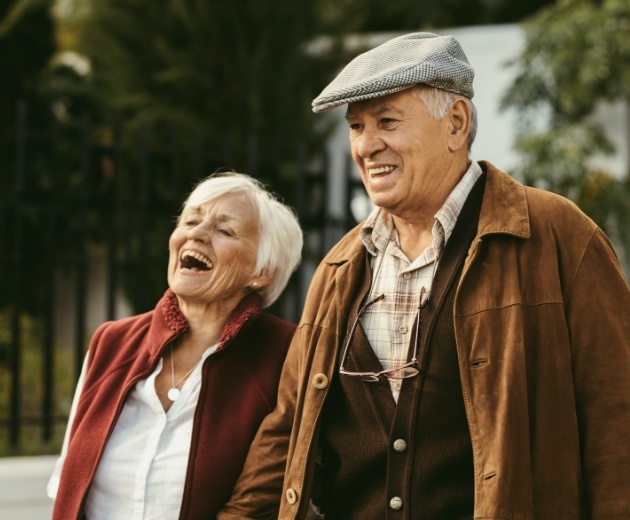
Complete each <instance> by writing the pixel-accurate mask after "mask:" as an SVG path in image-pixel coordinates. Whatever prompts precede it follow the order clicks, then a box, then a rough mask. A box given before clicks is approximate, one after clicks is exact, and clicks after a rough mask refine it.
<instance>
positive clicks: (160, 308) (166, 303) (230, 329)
mask: <svg viewBox="0 0 630 520" xmlns="http://www.w3.org/2000/svg"><path fill="white" fill-rule="evenodd" d="M261 312H262V298H261V296H260V295H259V294H258V293H250V294H248V295H247V296H245V297H244V298H243V299H242V300H241V301H240V302H239V304H238V305H237V306H236V308H235V309H234V310H233V311H232V313H231V314H230V316H229V318H228V320H227V322H226V324H225V327H224V328H223V332H222V333H221V337H220V338H219V343H220V345H219V348H218V349H217V350H221V349H223V348H224V347H225V346H226V345H227V344H228V343H229V342H230V341H232V339H234V337H235V336H236V334H238V332H239V331H240V330H241V329H242V328H243V327H244V326H245V324H246V323H247V322H248V321H251V320H254V319H256V318H257V317H258V316H259V315H260V313H261ZM188 328H189V324H188V320H187V319H186V317H185V316H184V315H183V314H182V312H181V310H180V308H179V303H178V301H177V296H176V295H175V293H174V292H173V291H172V290H171V289H167V290H166V292H165V293H164V296H162V298H161V299H160V301H159V302H158V304H157V306H156V308H155V311H154V313H153V318H152V322H151V332H150V333H149V336H150V340H149V342H148V347H149V350H150V352H151V355H152V356H156V355H160V354H161V352H162V349H163V347H164V346H165V345H166V344H167V343H168V342H170V341H172V340H173V339H175V338H176V337H177V336H179V335H181V334H183V333H184V332H186V331H187V330H188Z"/></svg>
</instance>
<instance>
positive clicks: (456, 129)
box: [446, 99, 472, 153]
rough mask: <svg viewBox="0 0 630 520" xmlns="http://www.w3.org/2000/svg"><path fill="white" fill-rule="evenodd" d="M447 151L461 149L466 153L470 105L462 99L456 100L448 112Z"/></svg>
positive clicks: (470, 117)
mask: <svg viewBox="0 0 630 520" xmlns="http://www.w3.org/2000/svg"><path fill="white" fill-rule="evenodd" d="M446 117H447V118H448V136H447V141H448V149H449V150H450V151H451V152H456V151H458V150H460V149H461V148H462V147H463V148H465V149H466V153H468V134H469V133H470V124H471V119H472V112H471V109H470V105H469V104H468V103H466V101H464V100H463V99H456V100H455V101H454V102H453V104H452V105H451V107H450V108H449V110H448V114H447V116H446Z"/></svg>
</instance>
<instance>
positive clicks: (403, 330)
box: [398, 325, 407, 334]
mask: <svg viewBox="0 0 630 520" xmlns="http://www.w3.org/2000/svg"><path fill="white" fill-rule="evenodd" d="M398 331H399V332H400V333H401V334H404V333H405V332H407V326H406V325H401V326H400V327H399V328H398Z"/></svg>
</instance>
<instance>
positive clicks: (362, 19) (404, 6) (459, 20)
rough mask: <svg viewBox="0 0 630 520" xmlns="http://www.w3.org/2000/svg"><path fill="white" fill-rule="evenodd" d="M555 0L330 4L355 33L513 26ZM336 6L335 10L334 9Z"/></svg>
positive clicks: (411, 0) (404, 0)
mask: <svg viewBox="0 0 630 520" xmlns="http://www.w3.org/2000/svg"><path fill="white" fill-rule="evenodd" d="M552 2H553V0H467V1H465V2H463V1H461V0H442V1H440V2H435V1H434V0H397V1H395V2H392V1H391V0H344V1H338V0H335V1H331V2H327V4H328V6H329V8H330V9H334V10H335V12H337V13H339V12H343V13H344V14H343V19H344V20H346V23H347V24H348V26H349V28H350V29H351V30H353V31H355V32H374V31H418V30H431V29H435V28H436V27H459V26H472V25H486V24H501V23H513V22H518V21H520V20H522V19H523V18H524V17H525V16H528V15H531V14H533V13H535V12H536V11H537V10H538V9H540V8H541V7H543V6H545V5H549V4H550V3H552ZM333 6H334V7H333Z"/></svg>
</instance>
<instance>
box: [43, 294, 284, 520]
mask: <svg viewBox="0 0 630 520" xmlns="http://www.w3.org/2000/svg"><path fill="white" fill-rule="evenodd" d="M187 329H188V322H187V321H186V319H185V318H184V316H183V315H182V314H181V312H180V311H179V306H178V304H177V299H176V297H175V295H174V294H173V293H172V292H171V291H170V290H168V291H167V292H166V294H165V295H164V297H163V298H162V299H161V300H160V302H159V303H158V305H157V306H156V308H155V310H154V311H151V312H148V313H145V314H142V315H139V316H134V317H131V318H124V319H121V320H118V321H113V322H108V323H105V324H103V325H102V326H101V327H99V329H98V330H97V331H96V332H95V333H94V336H93V338H92V342H91V343H90V353H89V359H88V363H89V365H88V370H87V374H86V379H85V384H84V386H83V392H82V393H81V397H80V400H79V403H78V408H77V412H76V416H75V418H74V421H73V423H72V433H71V437H70V444H69V447H68V454H67V457H66V460H65V463H64V465H63V470H62V473H61V480H60V484H59V491H58V493H57V498H56V500H55V508H54V514H53V519H54V520H78V519H82V518H83V515H84V512H83V509H84V507H85V501H86V498H87V494H88V493H89V490H90V483H91V482H92V479H93V477H94V472H95V471H96V468H97V466H98V463H99V460H100V457H101V456H102V453H103V450H104V448H105V444H106V443H107V439H108V438H109V436H110V434H111V432H112V430H113V428H114V425H115V424H116V420H117V418H118V416H119V414H120V411H121V409H122V406H123V403H124V401H125V398H126V396H127V395H128V394H129V392H130V390H131V389H132V388H133V386H134V384H135V383H136V382H138V381H139V380H141V379H144V378H146V377H148V376H149V374H151V373H152V372H153V371H154V370H155V367H156V366H157V364H158V362H159V360H160V357H161V356H162V352H163V350H164V348H166V347H167V346H168V345H169V343H170V342H171V341H173V340H174V339H175V338H177V337H178V336H179V335H180V334H183V333H184V332H185V331H186V330H187ZM294 331H295V325H294V324H292V323H289V322H286V321H284V320H281V319H279V318H276V317H275V316H272V315H271V314H268V313H264V312H261V308H260V297H259V296H258V295H257V294H251V295H249V296H246V297H245V298H244V299H243V300H242V301H241V303H240V304H239V306H238V307H237V309H235V310H234V312H233V313H232V315H231V316H230V318H229V319H228V322H227V323H226V325H225V328H224V329H223V333H222V335H221V339H220V343H221V346H220V349H218V350H217V352H216V353H215V354H213V355H211V356H209V357H208V358H207V359H206V360H205V361H204V365H203V372H202V374H203V376H202V377H203V379H202V383H201V390H200V393H199V400H198V402H197V407H196V409H195V417H194V423H193V432H192V439H191V448H190V458H189V462H188V471H187V475H186V483H185V488H184V496H183V498H182V508H181V512H180V517H179V518H180V520H207V519H208V518H214V516H215V515H216V513H217V511H218V509H219V508H220V507H221V505H222V504H223V503H225V501H226V500H227V499H228V498H229V496H230V494H231V492H232V486H233V485H234V483H235V482H236V479H237V477H238V475H239V473H240V471H241V469H242V467H243V462H244V460H245V457H246V455H247V450H248V448H249V446H250V443H251V442H252V439H253V438H254V435H255V434H256V431H257V429H258V426H259V425H260V422H261V421H262V419H263V418H264V417H265V416H266V415H267V414H268V413H269V412H271V411H272V410H273V407H274V405H275V403H276V396H277V388H278V379H279V377H280V371H281V368H282V364H283V362H284V358H285V355H286V352H287V349H288V346H289V343H290V341H291V338H292V337H293V333H294Z"/></svg>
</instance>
